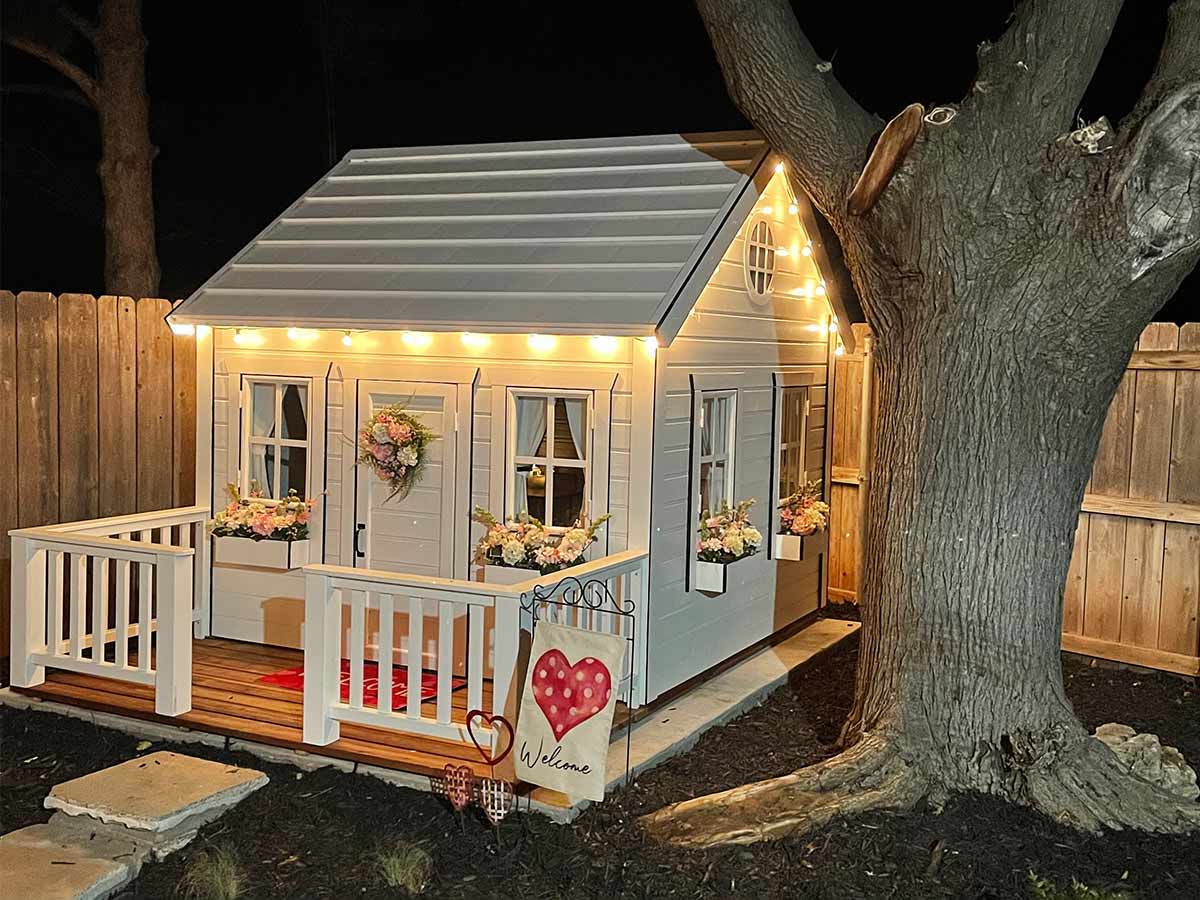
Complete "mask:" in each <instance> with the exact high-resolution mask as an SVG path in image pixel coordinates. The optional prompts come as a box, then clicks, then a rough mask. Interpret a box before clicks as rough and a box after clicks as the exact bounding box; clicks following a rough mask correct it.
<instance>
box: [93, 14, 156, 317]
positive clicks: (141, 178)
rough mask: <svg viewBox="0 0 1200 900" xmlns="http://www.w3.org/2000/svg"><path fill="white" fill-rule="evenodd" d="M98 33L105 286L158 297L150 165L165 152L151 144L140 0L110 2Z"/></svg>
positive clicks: (118, 292)
mask: <svg viewBox="0 0 1200 900" xmlns="http://www.w3.org/2000/svg"><path fill="white" fill-rule="evenodd" d="M98 31H99V40H98V41H97V47H96V54H97V58H98V63H99V74H100V79H99V81H100V85H101V88H100V96H99V99H98V103H97V112H98V114H99V117H100V145H101V153H102V155H101V158H100V165H99V167H98V171H99V174H100V184H101V187H102V189H103V191H104V244H105V257H104V284H105V288H106V290H108V292H109V293H112V294H123V295H127V296H130V297H155V296H157V295H158V282H159V267H158V255H157V252H156V250H155V240H154V199H153V198H154V193H153V178H152V172H151V168H152V165H153V162H154V157H155V155H156V154H157V152H158V151H157V149H156V148H155V147H154V145H153V144H151V143H150V102H149V99H148V97H147V95H146V38H145V36H144V35H143V34H142V26H141V0H104V2H103V3H102V4H101V7H100V22H99V27H98Z"/></svg>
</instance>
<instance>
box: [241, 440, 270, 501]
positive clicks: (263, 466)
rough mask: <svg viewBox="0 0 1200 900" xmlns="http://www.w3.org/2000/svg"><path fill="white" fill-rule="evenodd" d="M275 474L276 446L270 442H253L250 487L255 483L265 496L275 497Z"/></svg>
mask: <svg viewBox="0 0 1200 900" xmlns="http://www.w3.org/2000/svg"><path fill="white" fill-rule="evenodd" d="M274 475H275V448H274V447H272V446H270V445H269V444H251V445H250V484H249V485H247V487H249V488H251V489H252V488H253V487H254V485H255V483H257V485H258V489H259V490H261V491H262V492H263V496H265V497H274V496H275V491H274V486H275V482H274Z"/></svg>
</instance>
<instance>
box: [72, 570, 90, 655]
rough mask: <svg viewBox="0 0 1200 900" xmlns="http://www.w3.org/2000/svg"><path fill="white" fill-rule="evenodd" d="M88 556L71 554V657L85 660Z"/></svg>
mask: <svg viewBox="0 0 1200 900" xmlns="http://www.w3.org/2000/svg"><path fill="white" fill-rule="evenodd" d="M86 604H87V556H86V555H85V554H83V553H72V554H71V624H70V628H71V656H73V657H74V658H75V659H83V631H84V627H85V624H86V620H87V606H86Z"/></svg>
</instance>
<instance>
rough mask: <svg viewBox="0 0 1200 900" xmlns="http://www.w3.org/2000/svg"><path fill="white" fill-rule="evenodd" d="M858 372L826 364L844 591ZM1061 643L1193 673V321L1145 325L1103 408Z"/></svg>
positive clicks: (858, 448)
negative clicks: (1105, 411) (831, 393)
mask: <svg viewBox="0 0 1200 900" xmlns="http://www.w3.org/2000/svg"><path fill="white" fill-rule="evenodd" d="M856 327H858V326H856ZM856 343H858V345H859V346H860V347H861V346H862V344H863V343H864V342H863V341H862V340H861V338H860V340H859V341H858V342H856ZM863 371H864V363H863V356H862V353H861V351H860V352H859V353H857V354H854V355H849V354H848V355H846V356H844V357H842V358H840V359H839V360H838V363H837V366H836V368H835V371H834V378H835V381H834V398H835V399H834V422H833V443H832V445H831V446H832V453H833V462H832V465H833V483H832V485H831V492H830V505H831V507H832V509H831V512H830V547H829V557H830V566H829V594H830V596H831V597H834V598H837V599H843V600H853V599H855V596H856V592H857V589H858V560H859V555H860V547H861V535H860V533H859V509H860V503H861V498H860V496H859V495H860V494H861V493H862V492H863V491H864V490H865V488H864V487H860V479H859V468H858V467H859V460H860V453H861V452H864V451H866V448H865V445H864V442H863V441H862V440H861V436H862V432H861V428H862V421H863V420H862V417H861V409H862V397H863V393H864V392H863V390H862V385H863ZM843 404H844V407H845V408H843ZM1063 647H1064V649H1066V650H1070V651H1073V652H1077V653H1085V654H1088V655H1090V656H1098V657H1102V658H1105V659H1112V660H1117V661H1119V662H1126V663H1132V664H1135V665H1142V666H1149V667H1153V668H1157V669H1164V670H1166V671H1171V672H1179V673H1183V674H1189V675H1196V674H1200V323H1195V322H1193V323H1189V324H1187V325H1184V326H1183V327H1182V328H1180V327H1178V326H1176V325H1173V324H1169V323H1162V322H1155V323H1152V324H1151V325H1148V326H1147V327H1146V329H1145V331H1143V332H1142V335H1141V338H1140V339H1139V341H1138V345H1137V349H1136V351H1135V352H1134V354H1133V358H1132V359H1131V360H1130V364H1129V369H1128V371H1127V372H1126V373H1125V376H1124V378H1123V380H1122V381H1121V385H1120V387H1119V388H1118V390H1117V393H1116V396H1115V397H1114V398H1113V401H1112V405H1111V406H1110V407H1109V410H1108V419H1107V420H1106V422H1105V425H1104V434H1103V437H1102V438H1101V441H1100V447H1099V450H1098V452H1097V454H1096V462H1095V465H1094V466H1093V469H1092V478H1091V481H1090V482H1089V483H1088V486H1087V489H1086V493H1085V495H1084V500H1083V506H1082V509H1081V511H1080V515H1079V528H1078V530H1077V531H1076V532H1075V552H1074V556H1073V557H1072V560H1071V568H1070V571H1069V573H1068V577H1067V588H1066V595H1065V597H1064V602H1063Z"/></svg>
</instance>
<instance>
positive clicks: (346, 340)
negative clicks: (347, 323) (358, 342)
mask: <svg viewBox="0 0 1200 900" xmlns="http://www.w3.org/2000/svg"><path fill="white" fill-rule="evenodd" d="M353 343H354V338H352V337H351V336H350V332H348V331H347V332H346V333H345V334H343V335H342V346H343V347H349V346H351V345H352V344H353Z"/></svg>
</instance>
